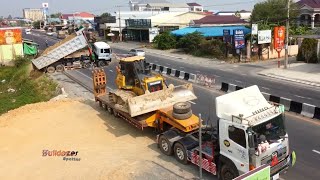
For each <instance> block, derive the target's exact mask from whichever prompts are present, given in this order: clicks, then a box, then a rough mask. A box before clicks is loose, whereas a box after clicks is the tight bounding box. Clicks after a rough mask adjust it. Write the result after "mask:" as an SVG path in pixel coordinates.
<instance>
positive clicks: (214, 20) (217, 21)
mask: <svg viewBox="0 0 320 180" xmlns="http://www.w3.org/2000/svg"><path fill="white" fill-rule="evenodd" d="M193 23H194V25H195V26H221V25H223V26H226V25H228V26H230V25H246V24H247V22H246V21H244V20H243V19H240V18H239V17H236V16H233V15H231V16H217V15H209V16H206V17H204V18H202V19H199V20H194V21H193Z"/></svg>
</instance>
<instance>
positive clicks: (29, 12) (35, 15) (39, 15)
mask: <svg viewBox="0 0 320 180" xmlns="http://www.w3.org/2000/svg"><path fill="white" fill-rule="evenodd" d="M23 18H25V19H30V20H32V21H40V20H43V18H44V16H43V10H42V9H33V8H25V9H23Z"/></svg>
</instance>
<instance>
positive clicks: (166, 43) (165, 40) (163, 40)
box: [153, 32, 177, 50]
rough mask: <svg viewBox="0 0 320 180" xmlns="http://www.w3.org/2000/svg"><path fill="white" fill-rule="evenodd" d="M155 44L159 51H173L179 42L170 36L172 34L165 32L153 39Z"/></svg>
mask: <svg viewBox="0 0 320 180" xmlns="http://www.w3.org/2000/svg"><path fill="white" fill-rule="evenodd" d="M153 44H154V45H155V47H156V48H158V49H162V50H165V49H172V48H175V47H176V44H177V41H176V38H175V37H174V36H173V35H171V34H170V32H164V33H162V34H159V35H157V36H156V37H155V38H154V39H153Z"/></svg>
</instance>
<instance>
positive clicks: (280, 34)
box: [274, 26, 286, 51]
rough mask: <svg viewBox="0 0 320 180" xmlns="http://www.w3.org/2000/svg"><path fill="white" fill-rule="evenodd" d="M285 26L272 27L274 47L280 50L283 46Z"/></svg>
mask: <svg viewBox="0 0 320 180" xmlns="http://www.w3.org/2000/svg"><path fill="white" fill-rule="evenodd" d="M285 31H286V29H285V27H284V26H279V27H275V28H274V48H275V49H277V51H281V49H283V48H284V38H285Z"/></svg>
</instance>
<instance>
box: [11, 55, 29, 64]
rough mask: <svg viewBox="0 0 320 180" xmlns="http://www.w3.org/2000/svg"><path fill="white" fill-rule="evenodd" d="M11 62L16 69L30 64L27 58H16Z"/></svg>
mask: <svg viewBox="0 0 320 180" xmlns="http://www.w3.org/2000/svg"><path fill="white" fill-rule="evenodd" d="M13 62H14V65H15V66H16V67H20V66H22V65H24V64H26V63H28V62H30V59H29V58H27V57H22V56H18V57H16V58H15V60H14V61H13Z"/></svg>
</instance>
